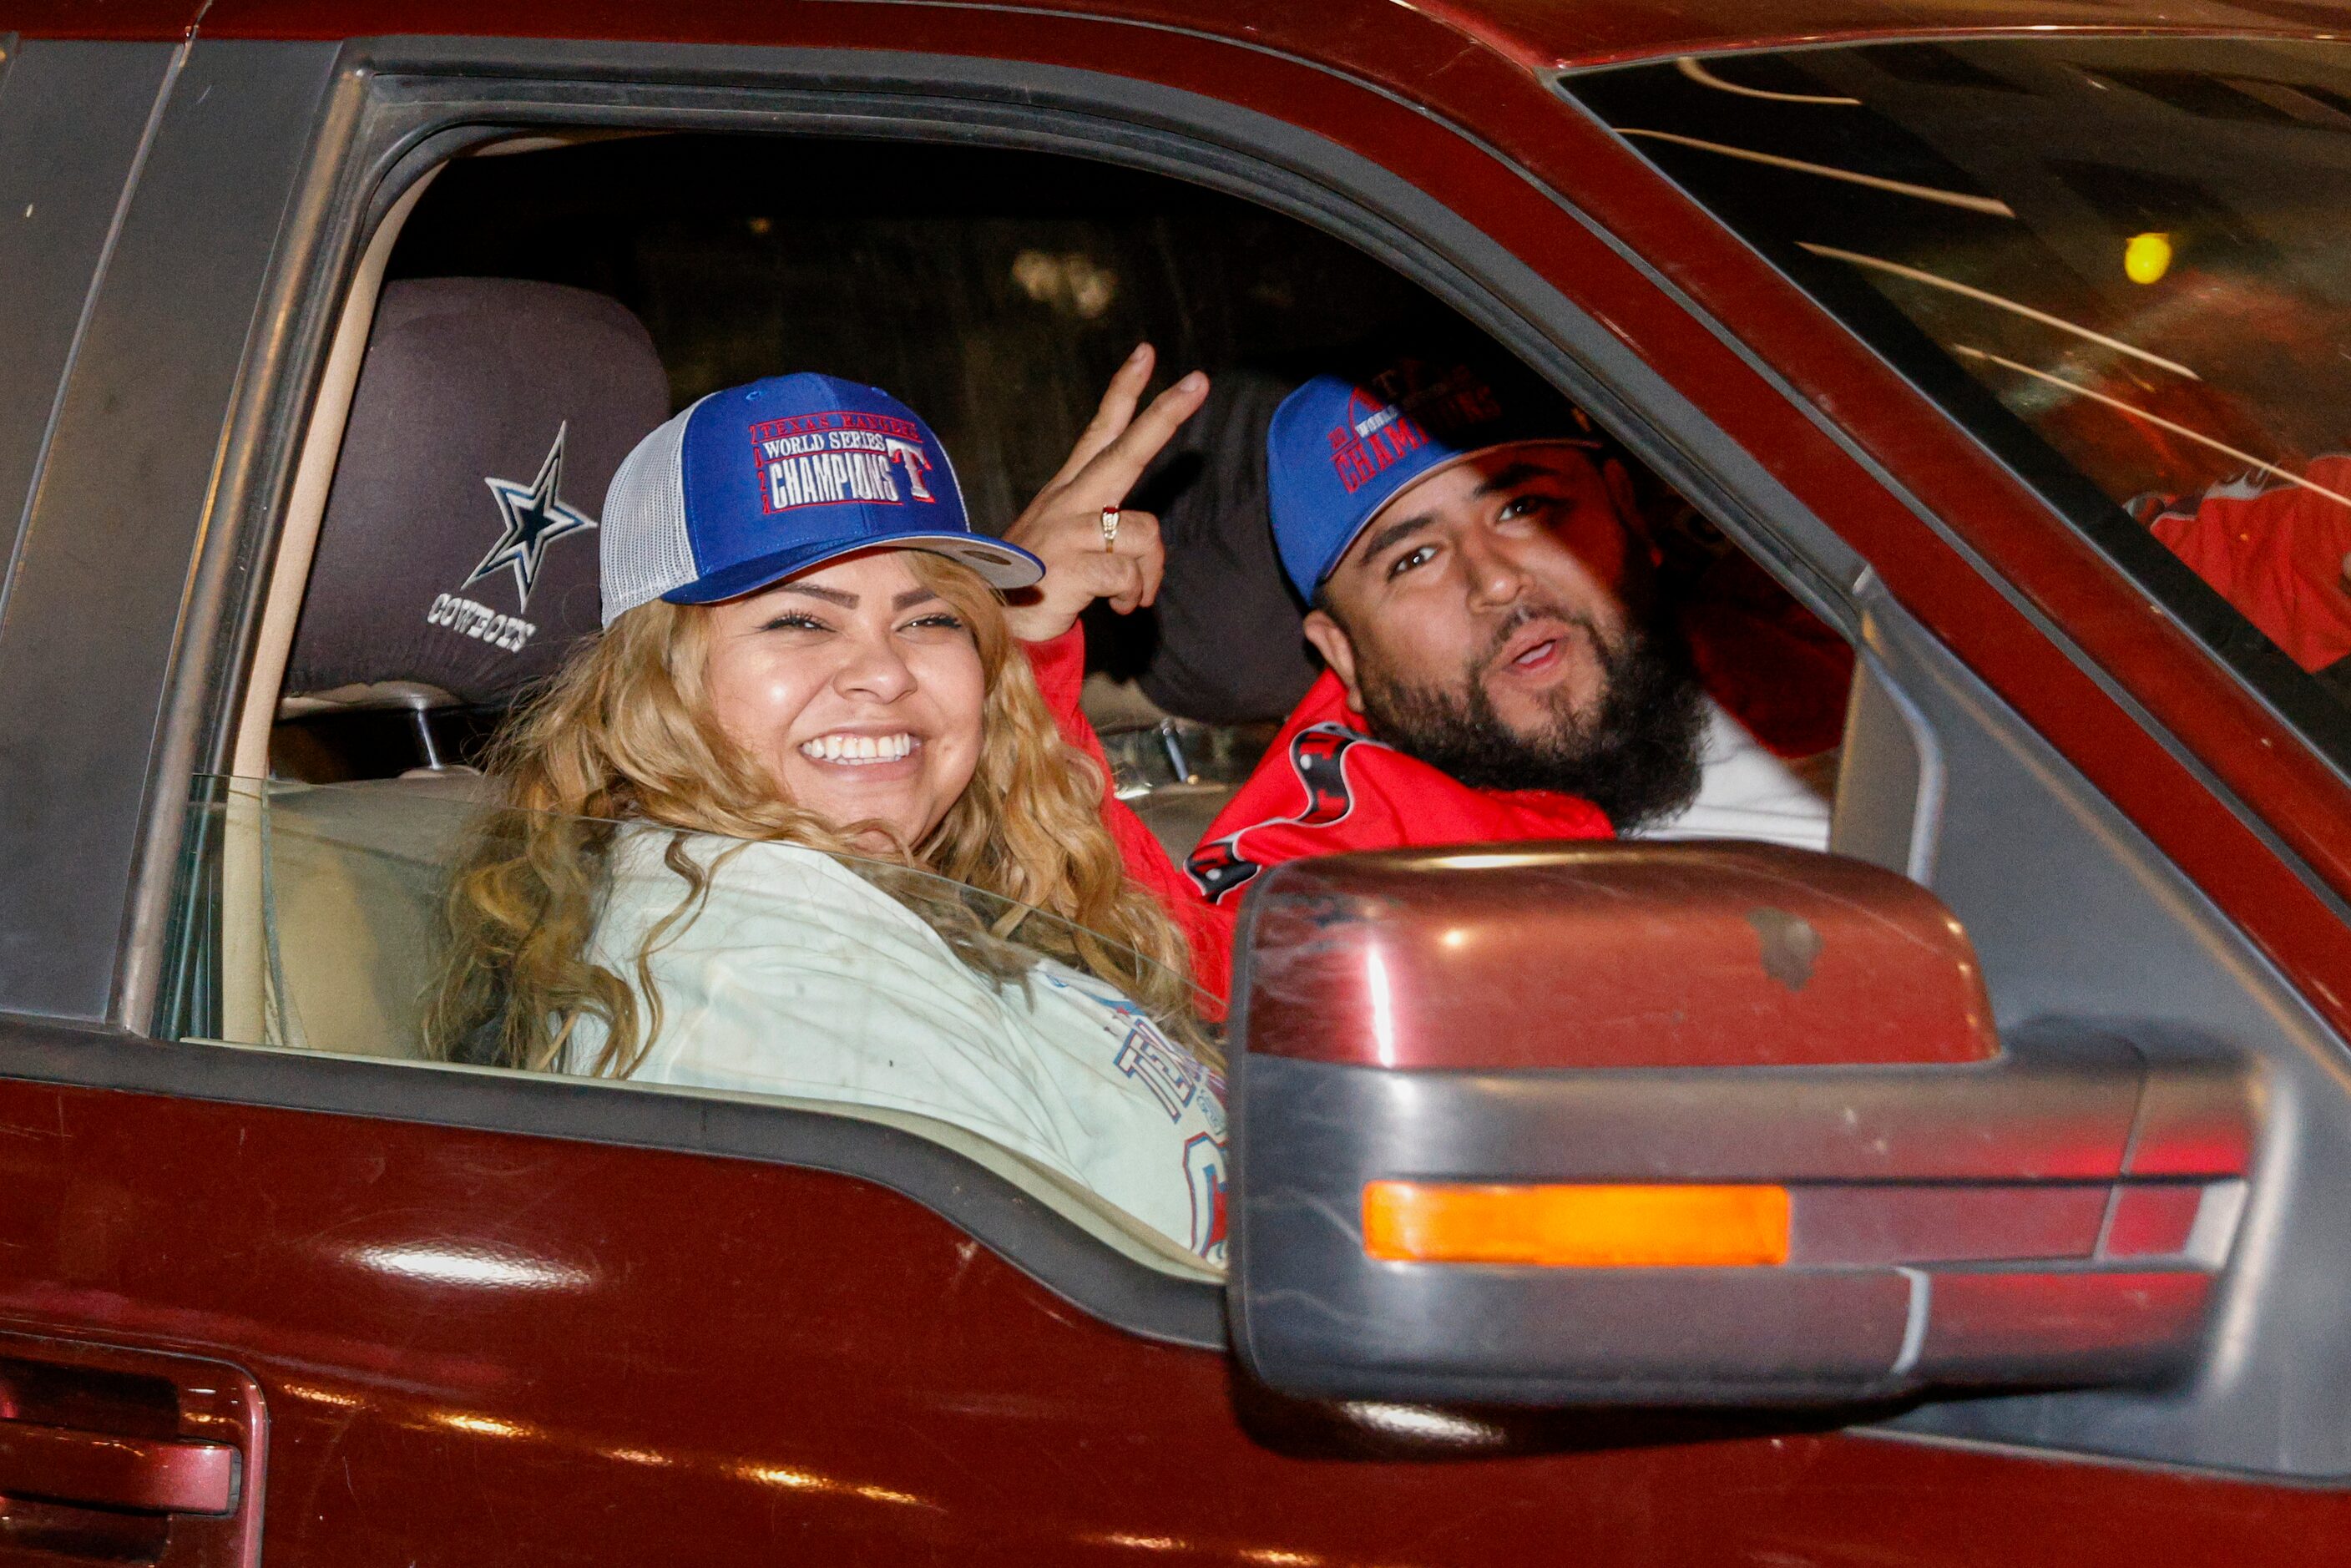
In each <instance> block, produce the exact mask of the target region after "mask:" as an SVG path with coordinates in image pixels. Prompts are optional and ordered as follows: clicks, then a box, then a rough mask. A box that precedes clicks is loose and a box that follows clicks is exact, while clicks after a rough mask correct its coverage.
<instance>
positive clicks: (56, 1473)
mask: <svg viewBox="0 0 2351 1568" xmlns="http://www.w3.org/2000/svg"><path fill="white" fill-rule="evenodd" d="M236 1482H237V1452H236V1449H235V1448H232V1447H231V1446H229V1445H228V1444H226V1443H206V1442H202V1441H198V1440H193V1439H188V1438H158V1437H116V1436H114V1435H112V1434H110V1433H106V1432H88V1431H82V1430H80V1429H78V1428H76V1427H45V1426H40V1425H37V1424H36V1423H34V1422H30V1421H0V1497H38V1498H45V1499H47V1500H50V1501H52V1502H63V1503H74V1504H79V1505H83V1506H87V1507H92V1508H120V1509H137V1510H140V1511H144V1512H150V1513H209V1514H225V1513H231V1512H234V1511H235V1508H236Z"/></svg>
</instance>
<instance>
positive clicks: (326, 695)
mask: <svg viewBox="0 0 2351 1568" xmlns="http://www.w3.org/2000/svg"><path fill="white" fill-rule="evenodd" d="M668 415H669V383H668V377H667V376H666V375H665V373H664V371H663V369H662V363H661V359H660V357H659V356H658V355H656V354H655V353H654V352H653V340H652V339H651V338H650V337H648V336H647V335H646V333H645V329H644V328H643V325H642V324H641V323H639V321H638V320H637V319H636V318H635V317H634V316H632V315H631V314H630V313H629V311H628V310H627V309H626V308H624V307H622V305H621V304H620V303H619V302H618V301H616V300H612V299H608V298H605V297H604V296H602V295H601V294H590V293H589V292H587V291H586V290H584V289H579V288H566V287H560V286H559V285H556V284H551V283H529V282H524V281H521V280H518V279H513V278H496V277H438V278H420V279H412V280H407V281H402V282H396V283H391V284H387V285H385V286H384V290H383V295H382V298H381V300H380V301H379V302H378V305H377V308H376V316H375V327H374V329H373V330H372V331H371V333H370V334H369V338H368V349H367V358H366V360H365V361H363V363H362V364H361V366H360V380H359V386H358V389H357V390H356V392H354V393H353V394H352V398H351V413H350V423H349V424H348V425H347V427H346V429H345V433H344V435H343V446H342V453H341V455H340V459H339V460H338V462H337V464H336V466H335V483H334V489H333V490H332V492H331V493H330V494H329V497H328V500H327V514H326V517H325V519H324V520H323V522H322V523H321V525H320V528H319V548H318V553H317V557H316V559H315V560H314V562H313V564H312V566H311V569H310V583H309V589H308V594H307V596H306V597H305V599H304V600H303V603H302V620H301V623H300V625H299V626H298V628H297V629H296V632H295V636H294V652H293V656H292V659H291V661H290V663H289V664H288V665H287V673H286V685H285V691H286V693H287V701H286V702H285V703H284V704H283V705H281V709H280V711H281V712H283V713H287V714H295V713H301V712H306V711H312V710H315V709H318V708H320V707H330V706H442V705H444V704H452V703H454V704H462V705H465V706H488V707H496V706H505V705H506V704H507V703H509V702H511V701H512V700H513V699H514V697H515V695H516V694H517V692H518V691H520V689H521V688H522V687H523V686H524V685H527V684H528V683H529V682H531V681H534V680H537V679H538V678H540V677H542V676H544V675H547V674H551V673H553V671H554V670H555V669H556V667H557V666H558V665H559V664H561V663H562V661H563V657H564V655H565V654H566V653H569V651H570V649H571V645H572V644H573V643H575V642H576V641H577V640H578V639H579V638H580V637H581V636H582V635H584V634H586V633H588V632H594V631H595V630H596V629H597V626H598V624H599V621H600V617H599V613H598V587H597V572H596V542H597V536H596V517H595V510H594V509H595V508H596V507H599V506H600V505H601V500H602V497H603V495H604V490H605V487H606V486H608V485H609V484H611V478H612V473H613V470H615V469H616V468H618V467H619V466H620V465H621V459H622V458H623V457H625V456H626V455H628V453H629V449H630V448H631V447H632V446H634V445H635V444H637V442H638V440H639V439H640V438H641V437H643V435H644V434H645V433H646V432H647V431H649V430H651V429H653V427H654V426H655V425H657V424H659V423H661V422H662V421H663V420H664V419H665V418H667V417H668Z"/></svg>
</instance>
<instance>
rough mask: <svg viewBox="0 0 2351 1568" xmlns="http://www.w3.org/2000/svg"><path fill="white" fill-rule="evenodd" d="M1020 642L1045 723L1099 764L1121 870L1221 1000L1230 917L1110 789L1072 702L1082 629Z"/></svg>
mask: <svg viewBox="0 0 2351 1568" xmlns="http://www.w3.org/2000/svg"><path fill="white" fill-rule="evenodd" d="M1020 647H1021V651H1022V652H1024V653H1027V654H1028V655H1029V668H1030V669H1031V670H1033V671H1034V672H1036V675H1037V689H1038V690H1039V691H1040V692H1041V693H1043V694H1044V697H1045V706H1047V707H1049V708H1050V709H1052V711H1053V722H1054V723H1055V724H1057V725H1059V726H1060V727H1061V738H1062V739H1063V740H1065V741H1067V742H1068V743H1069V744H1070V745H1071V746H1073V747H1076V748H1077V749H1078V750H1080V751H1082V752H1084V753H1085V754H1086V755H1087V756H1088V757H1091V758H1093V760H1094V766H1095V767H1096V768H1100V769H1101V770H1102V826H1104V827H1105V828H1108V829H1109V830H1110V836H1111V838H1112V840H1113V841H1114V842H1116V843H1117V845H1118V853H1119V859H1120V860H1122V861H1123V862H1125V864H1126V874H1127V875H1128V877H1129V878H1131V879H1132V880H1134V881H1135V882H1139V883H1142V884H1143V885H1144V887H1146V888H1149V889H1150V890H1151V894H1152V896H1153V897H1155V898H1156V899H1158V900H1159V902H1160V904H1162V905H1163V906H1164V907H1165V909H1166V911H1167V913H1168V915H1170V916H1171V917H1173V918H1174V920H1175V925H1176V927H1177V929H1179V930H1181V931H1182V932H1183V933H1184V939H1185V941H1186V943H1187V944H1188V945H1189V946H1190V947H1191V949H1192V981H1193V983H1194V984H1195V985H1196V986H1198V987H1199V988H1201V989H1202V990H1204V991H1206V992H1207V993H1208V994H1209V995H1210V996H1212V997H1214V998H1217V1001H1218V1002H1219V1003H1221V1002H1222V1001H1223V1000H1224V998H1225V993H1226V992H1227V991H1228V990H1229V989H1230V988H1231V986H1232V974H1233V920H1232V915H1231V914H1230V913H1229V912H1228V911H1223V910H1217V909H1211V908H1209V907H1208V906H1207V905H1206V904H1202V903H1201V902H1200V901H1199V900H1198V899H1197V898H1196V897H1194V896H1193V894H1192V888H1191V884H1190V883H1187V882H1186V881H1185V880H1184V874H1183V873H1181V872H1179V871H1177V870H1176V869H1175V862H1173V861H1171V860H1169V859H1168V858H1167V852H1166V851H1165V849H1163V848H1161V847H1160V843H1159V841H1158V840H1157V839H1156V838H1155V837H1153V836H1152V832H1151V830H1150V829H1149V828H1147V827H1144V825H1143V819H1142V818H1140V817H1138V816H1136V815H1135V814H1134V811H1133V810H1129V809H1128V807H1127V804H1126V802H1125V801H1123V800H1120V799H1119V798H1118V797H1117V796H1116V795H1114V794H1113V793H1112V792H1111V773H1110V758H1108V757H1106V756H1104V755H1103V753H1102V737H1100V736H1097V735H1096V734H1094V727H1093V726H1092V725H1091V724H1088V723H1087V722H1086V715H1085V709H1084V708H1083V707H1082V706H1081V705H1080V698H1081V695H1083V693H1084V691H1085V683H1086V636H1085V632H1084V631H1083V629H1081V627H1078V626H1071V628H1070V629H1069V630H1068V631H1067V632H1062V633H1061V635H1060V636H1058V637H1056V638H1054V639H1053V640H1052V641H1051V642H1050V643H1021V644H1020Z"/></svg>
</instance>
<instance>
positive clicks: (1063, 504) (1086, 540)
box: [1004, 343, 1208, 643]
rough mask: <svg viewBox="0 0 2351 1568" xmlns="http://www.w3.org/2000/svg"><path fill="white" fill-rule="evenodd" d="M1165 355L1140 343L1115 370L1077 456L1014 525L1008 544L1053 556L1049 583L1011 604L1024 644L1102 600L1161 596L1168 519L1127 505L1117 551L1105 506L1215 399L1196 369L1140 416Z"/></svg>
mask: <svg viewBox="0 0 2351 1568" xmlns="http://www.w3.org/2000/svg"><path fill="white" fill-rule="evenodd" d="M1156 358H1157V356H1156V355H1155V352H1154V351H1153V350H1152V347H1151V345H1150V344H1148V343H1140V344H1137V345H1136V346H1135V350H1134V352H1133V353H1132V354H1129V355H1128V356H1127V357H1126V363H1124V364H1123V365H1121V366H1119V368H1118V373H1117V374H1116V375H1113V377H1111V379H1110V389H1109V390H1108V391H1107V392H1103V393H1102V407H1100V408H1099V409H1097V410H1095V412H1094V417H1093V420H1092V423H1089V424H1088V425H1087V426H1086V428H1085V429H1084V431H1083V432H1081V434H1079V436H1078V444H1076V445H1075V446H1073V447H1071V450H1070V459H1069V461H1068V462H1066V463H1064V464H1062V465H1061V472H1060V473H1058V474H1056V475H1054V476H1053V477H1052V478H1051V480H1050V481H1049V482H1048V483H1047V484H1046V486H1045V487H1044V489H1042V490H1041V491H1040V492H1038V495H1037V498H1036V499H1035V500H1033V501H1031V502H1029V508H1028V510H1026V511H1024V512H1022V513H1021V514H1020V516H1019V519H1018V520H1016V521H1015V522H1014V523H1013V525H1012V527H1011V528H1008V529H1007V530H1006V532H1005V535H1004V538H1005V542H1006V543H1007V544H1015V545H1019V547H1020V548H1021V549H1025V550H1027V551H1028V552H1029V554H1031V555H1033V556H1035V557H1036V558H1037V559H1040V560H1041V561H1043V562H1044V563H1045V580H1044V581H1042V582H1040V583H1039V584H1038V585H1037V586H1036V587H1035V588H1033V589H1030V590H1029V591H1027V593H1026V594H1024V595H1020V596H1016V597H1015V599H1014V600H1013V601H1012V602H1011V603H1010V604H1008V606H1007V607H1006V609H1005V620H1006V622H1008V624H1009V625H1010V626H1011V628H1012V634H1013V635H1014V636H1016V637H1018V638H1019V639H1020V640H1021V641H1022V642H1024V643H1043V642H1049V641H1050V640H1051V639H1053V638H1055V637H1058V636H1060V635H1061V633H1062V632H1066V631H1068V630H1069V629H1070V626H1071V622H1074V621H1076V620H1077V618H1078V612H1080V611H1081V610H1083V609H1084V608H1085V607H1086V606H1087V605H1089V604H1091V603H1092V602H1093V601H1095V600H1097V599H1107V600H1109V601H1110V607H1111V608H1112V609H1113V610H1115V611H1117V612H1119V613H1120V614H1121V615H1124V614H1126V613H1127V612H1130V611H1132V610H1134V608H1135V607H1137V606H1138V605H1144V604H1148V603H1150V602H1151V601H1153V600H1154V599H1155V598H1157V597H1158V595H1159V577H1160V573H1161V571H1162V570H1164V569H1165V565H1166V561H1167V552H1166V550H1165V548H1164V547H1163V546H1162V545H1161V544H1160V542H1159V519H1158V518H1157V517H1153V516H1152V515H1151V514H1150V513H1148V512H1134V511H1126V510H1123V509H1122V510H1121V511H1120V512H1119V514H1118V528H1117V532H1116V534H1115V536H1114V537H1113V538H1110V539H1109V540H1108V541H1107V548H1105V541H1104V539H1103V534H1104V532H1105V529H1104V526H1103V521H1102V508H1104V507H1116V506H1118V505H1119V503H1120V502H1122V501H1123V500H1124V499H1125V498H1126V493H1127V491H1129V490H1130V489H1132V488H1134V482H1135V480H1136V479H1138V478H1140V477H1141V476H1142V474H1143V470H1144V466H1145V465H1148V464H1149V463H1150V461H1151V460H1152V459H1153V458H1154V457H1155V456H1157V455H1159V449H1160V448H1161V447H1163V446H1165V445H1166V444H1167V443H1168V440H1169V438H1170V437H1172V436H1174V435H1175V432H1176V430H1177V429H1178V428H1180V427H1181V426H1182V424H1183V423H1184V422H1185V421H1186V420H1187V419H1189V418H1191V417H1192V415H1193V414H1195V413H1198V412H1199V408H1200V404H1201V403H1203V402H1206V401H1207V396H1208V378H1207V376H1205V375H1203V374H1201V373H1200V372H1199V371H1193V372H1192V373H1191V374H1190V375H1188V376H1186V377H1185V378H1184V379H1183V380H1182V381H1180V382H1176V383H1175V385H1174V386H1172V387H1169V388H1168V389H1167V390H1166V391H1165V392H1161V393H1160V394H1159V395H1158V396H1157V397H1155V398H1154V399H1152V400H1151V406H1150V407H1149V408H1146V409H1144V411H1143V412H1142V413H1140V414H1137V413H1135V412H1134V410H1135V404H1136V403H1138V402H1141V401H1142V399H1143V389H1144V387H1146V386H1148V385H1149V384H1150V383H1151V368H1152V365H1153V362H1154V361H1155V359H1156Z"/></svg>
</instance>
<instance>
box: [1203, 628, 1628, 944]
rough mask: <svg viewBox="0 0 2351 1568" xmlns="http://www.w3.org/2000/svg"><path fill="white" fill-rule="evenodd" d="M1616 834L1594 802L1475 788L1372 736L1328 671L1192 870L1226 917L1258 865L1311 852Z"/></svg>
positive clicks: (1544, 792) (1222, 815)
mask: <svg viewBox="0 0 2351 1568" xmlns="http://www.w3.org/2000/svg"><path fill="white" fill-rule="evenodd" d="M1614 836H1615V835H1614V831H1613V830H1612V829H1611V828H1610V827H1609V825H1608V819H1607V818H1606V817H1605V816H1604V815H1602V813H1601V810H1600V808H1599V807H1597V806H1594V805H1593V803H1592V802H1591V801H1589V800H1582V799H1579V798H1578V797H1576V796H1573V795H1562V794H1559V793H1556V792H1555V791H1552V790H1549V789H1471V788H1470V787H1469V786H1468V785H1466V784H1463V783H1460V782H1458V781H1457V780H1456V779H1453V778H1452V777H1451V776H1450V775H1449V774H1447V773H1444V772H1441V771H1439V770H1438V769H1437V768H1432V767H1430V766H1429V765H1428V764H1427V763H1426V762H1423V761H1420V760H1419V759H1418V758H1411V757H1406V756H1405V754H1404V753H1403V752H1401V751H1398V750H1396V749H1395V747H1392V746H1389V745H1387V744H1386V743H1384V742H1383V741H1377V740H1374V739H1373V738H1372V737H1371V736H1370V735H1369V734H1368V733H1367V732H1366V731H1365V730H1364V721H1363V716H1362V715H1360V714H1358V713H1355V712H1353V710H1351V709H1350V708H1349V707H1348V706H1347V689H1346V687H1344V686H1343V685H1340V684H1339V677H1338V676H1336V675H1334V674H1331V672H1330V671H1328V670H1325V671H1323V672H1322V675H1321V677H1320V678H1319V679H1317V680H1316V681H1315V683H1314V685H1313V686H1312V687H1311V689H1310V690H1309V691H1308V692H1307V694H1306V697H1305V700H1304V701H1302V702H1301V703H1300V704H1299V705H1298V706H1297V707H1295V708H1294V709H1292V710H1291V711H1290V720H1289V722H1288V723H1286V724H1284V725H1283V726H1282V727H1281V733H1280V735H1278V736H1276V737H1274V741H1273V745H1272V746H1271V747H1270V748H1269V749H1268V750H1267V752H1266V758H1265V760H1264V761H1263V762H1261V763H1259V765H1258V769H1257V771H1256V772H1255V773H1252V774H1250V775H1249V782H1248V783H1246V784H1244V785H1242V786H1241V789H1240V793H1238V795H1235V796H1234V797H1233V798H1232V799H1231V800H1229V801H1228V802H1226V804H1225V809H1224V810H1222V811H1219V812H1218V813H1217V820H1216V821H1214V822H1212V823H1211V824H1209V827H1208V833H1207V838H1205V839H1203V840H1202V841H1201V842H1200V847H1199V848H1198V849H1196V850H1195V851H1193V852H1192V855H1191V858H1190V859H1189V860H1187V861H1186V862H1185V867H1186V870H1187V871H1189V872H1190V873H1191V874H1192V882H1193V884H1194V885H1195V886H1196V888H1197V889H1198V895H1199V897H1200V899H1201V900H1202V901H1203V903H1204V904H1206V906H1207V907H1208V908H1209V909H1212V910H1215V911H1217V912H1218V913H1220V914H1222V915H1224V916H1225V917H1226V919H1227V920H1228V921H1229V920H1230V919H1231V918H1232V917H1233V915H1235V914H1236V913H1237V912H1238V909H1239V906H1240V902H1241V900H1240V894H1241V890H1242V889H1243V888H1245V887H1247V886H1248V885H1249V883H1251V882H1253V881H1255V880H1256V878H1257V874H1258V873H1259V872H1261V871H1263V870H1265V869H1266V867H1268V866H1272V865H1279V864H1280V863H1281V862H1283V861H1288V860H1297V859H1299V858H1300V857H1301V856H1304V855H1335V854H1344V853H1346V852H1349V851H1351V850H1393V849H1405V848H1414V847H1424V848H1425V847H1429V846H1433V845H1437V844H1474V843H1490V842H1496V841H1501V842H1508V841H1511V840H1524V839H1606V838H1613V837H1614Z"/></svg>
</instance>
